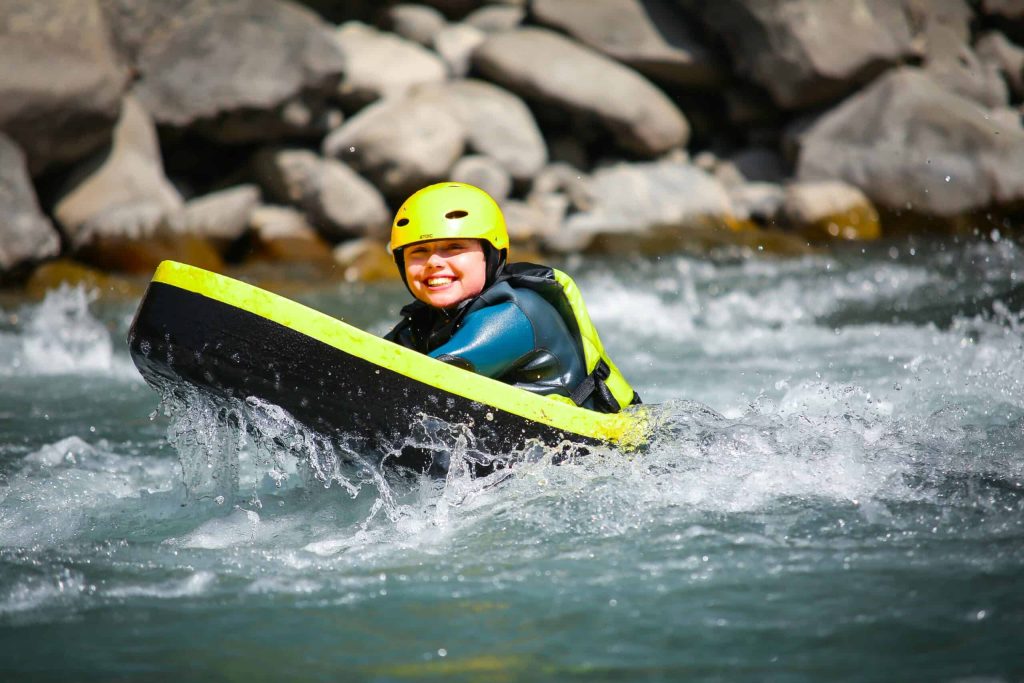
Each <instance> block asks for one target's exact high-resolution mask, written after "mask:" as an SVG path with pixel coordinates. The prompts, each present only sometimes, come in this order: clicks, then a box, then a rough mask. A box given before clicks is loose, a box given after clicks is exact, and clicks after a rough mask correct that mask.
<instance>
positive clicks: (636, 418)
mask: <svg viewBox="0 0 1024 683" xmlns="http://www.w3.org/2000/svg"><path fill="white" fill-rule="evenodd" d="M153 282H161V283H163V284H166V285H171V286H173V287H178V288H180V289H184V290H187V291H190V292H194V293H196V294H200V295H202V296H205V297H208V298H210V299H213V300H215V301H219V302H221V303H224V304H227V305H229V306H234V307H235V308H239V309H242V310H244V311H248V312H249V313H253V314H255V315H258V316H260V317H262V318H265V319H267V320H270V321H273V322H275V323H277V324H279V325H284V326H285V327H288V328H290V329H292V330H295V331H296V332H299V333H301V334H304V335H306V336H308V337H312V338H314V339H316V340H318V341H321V342H323V343H324V344H327V345H328V346H332V347H334V348H336V349H340V350H341V351H344V352H346V353H349V354H351V355H353V356H356V357H358V358H362V359H363V360H366V361H369V362H371V363H374V364H376V365H380V366H383V367H386V368H388V369H389V370H392V371H394V372H397V373H399V374H401V375H404V376H405V377H408V378H410V379H413V380H416V381H418V382H423V383H424V384H429V385H430V386H434V387H438V388H443V389H444V390H445V391H448V392H450V393H453V394H457V395H459V396H462V397H464V398H467V399H469V400H471V401H477V402H478V403H483V404H485V405H490V406H493V407H495V408H497V409H498V410H502V411H505V412H507V413H512V414H513V415H518V416H520V417H524V418H527V419H529V420H533V421H534V422H540V423H541V424H545V425H548V426H550V427H554V428H556V429H561V430H564V431H566V432H570V433H573V434H579V435H582V436H589V437H591V438H596V439H601V440H604V441H609V442H611V443H615V444H618V445H619V446H621V447H623V448H627V449H628V448H635V447H637V446H640V445H642V444H643V443H644V442H645V441H646V433H647V419H646V417H645V415H644V411H643V409H639V410H632V411H627V412H621V413H614V414H607V413H598V412H595V411H592V410H587V409H585V408H580V407H578V406H576V405H572V404H570V403H564V402H562V401H559V400H556V399H552V398H547V397H544V396H538V395H535V394H531V393H530V392H528V391H524V390H522V389H517V388H515V387H513V386H511V385H509V384H504V383H503V382H499V381H497V380H493V379H491V378H489V377H484V376H483V375H478V374H476V373H474V372H469V371H468V370H463V369H461V368H457V367H454V366H451V365H448V364H446V363H442V362H441V361H438V360H435V359H433V358H431V357H429V356H426V355H423V354H421V353H418V352H416V351H413V350H411V349H407V348H405V347H403V346H399V345H398V344H395V343H392V342H389V341H387V340H385V339H382V338H380V337H377V336H375V335H372V334H370V333H369V332H365V331H363V330H360V329H359V328H356V327H353V326H351V325H349V324H347V323H344V322H342V321H340V320H338V319H337V318H332V317H331V316H329V315H326V314H324V313H321V312H320V311H316V310H314V309H312V308H309V307H308V306H304V305H302V304H300V303H297V302H295V301H292V300H290V299H286V298H284V297H282V296H279V295H277V294H274V293H273V292H268V291H266V290H264V289H260V288H259V287H255V286H253V285H250V284H247V283H245V282H242V281H240V280H235V279H234V278H230V277H227V276H225V275H220V274H218V273H213V272H210V271H208V270H203V269H202V268H196V267H195V266H189V265H186V264H184V263H177V262H175V261H164V262H163V263H161V264H160V266H159V267H158V268H157V270H156V274H154V275H153Z"/></svg>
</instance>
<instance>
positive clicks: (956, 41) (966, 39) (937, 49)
mask: <svg viewBox="0 0 1024 683" xmlns="http://www.w3.org/2000/svg"><path fill="white" fill-rule="evenodd" d="M904 3H905V5H906V8H907V13H908V14H909V16H910V17H911V19H912V21H911V24H912V25H913V26H914V29H915V36H916V40H917V41H918V43H919V44H920V45H922V47H923V52H924V69H925V71H926V72H927V73H928V75H929V76H931V77H932V79H934V80H935V81H937V82H938V83H939V84H940V85H941V86H942V87H943V88H945V89H946V90H949V91H950V92H953V93H956V94H958V95H962V96H964V97H966V98H968V99H972V100H974V101H975V102H977V103H978V104H981V105H982V106H985V107H1001V106H1006V104H1007V103H1008V97H1007V89H1006V83H1005V82H1004V81H1003V78H1002V76H1001V75H1000V73H999V67H998V66H997V65H995V64H991V63H989V62H987V61H983V60H980V59H979V58H978V56H977V55H976V54H975V53H974V51H973V50H972V49H971V46H970V39H971V27H970V24H971V21H972V19H973V18H974V12H973V11H972V10H971V8H970V7H969V6H968V5H967V2H966V0H943V2H940V3H936V2H921V1H920V0H916V1H915V0H904Z"/></svg>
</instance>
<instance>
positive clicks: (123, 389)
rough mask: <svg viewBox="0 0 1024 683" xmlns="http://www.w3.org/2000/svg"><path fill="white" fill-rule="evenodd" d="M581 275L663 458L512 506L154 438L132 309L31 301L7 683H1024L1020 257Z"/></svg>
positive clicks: (7, 503)
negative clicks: (654, 424)
mask: <svg viewBox="0 0 1024 683" xmlns="http://www.w3.org/2000/svg"><path fill="white" fill-rule="evenodd" d="M996 237H998V236H996ZM564 267H566V268H567V269H568V270H569V271H570V272H571V273H573V274H574V275H576V276H577V278H578V281H579V283H580V286H581V288H582V289H583V291H584V294H585V295H586V298H587V301H588V303H589V306H590V308H591V312H592V314H593V317H594V319H595V322H596V324H597V325H598V327H599V328H600V329H601V330H602V334H603V336H604V337H605V342H606V345H607V346H608V347H609V348H610V350H611V352H612V356H613V357H614V358H615V359H616V360H617V363H618V364H619V365H620V367H621V368H622V369H623V370H624V372H625V373H626V375H627V376H629V377H630V378H631V379H632V381H633V382H634V383H635V385H636V386H637V387H638V388H639V390H640V392H641V394H642V395H643V397H644V399H645V401H646V402H647V403H648V404H660V405H659V406H658V408H657V409H656V415H657V418H658V420H659V423H660V426H659V427H658V433H657V435H656V437H655V439H654V442H653V443H652V445H651V446H650V448H649V449H648V451H647V452H644V453H642V454H640V455H635V456H633V457H630V456H627V455H624V454H621V453H615V452H612V451H609V452H606V453H598V454H592V455H591V456H589V457H583V458H579V459H577V460H575V461H572V462H569V463H566V464H562V465H552V464H551V463H550V462H546V461H544V460H539V461H534V462H529V463H526V464H524V465H523V466H521V467H519V468H518V469H517V470H516V472H515V474H514V476H512V477H509V478H506V479H504V480H503V481H501V482H494V481H488V480H487V479H477V480H473V479H470V478H468V477H467V476H462V475H453V476H451V477H449V479H448V480H447V481H446V480H432V479H429V478H426V477H423V478H420V477H410V476H405V477H401V476H396V475H394V474H393V473H389V472H384V473H381V472H375V471H372V470H370V469H367V468H365V467H364V468H359V467H355V466H352V465H346V464H344V463H343V462H342V460H344V458H343V457H341V456H343V455H344V454H343V453H342V452H341V451H340V450H337V449H333V448H332V447H331V446H330V445H329V444H325V443H323V442H322V440H317V439H316V438H314V435H311V434H307V433H302V432H301V431H300V430H296V429H294V426H292V425H290V423H289V421H288V420H287V418H286V416H275V414H274V411H273V409H272V408H271V407H268V406H258V405H256V406H250V407H252V408H253V410H252V411H251V412H250V413H246V414H245V415H242V414H241V412H239V413H238V415H236V418H237V419H242V420H249V422H250V423H251V424H252V425H254V426H255V427H257V428H258V429H255V430H238V429H233V428H229V427H224V426H221V425H220V423H219V422H218V421H217V420H216V419H215V418H214V417H213V414H214V413H215V412H216V411H215V410H213V409H212V408H211V406H210V405H208V404H205V403H204V402H203V401H201V400H199V399H198V398H196V399H195V400H194V401H191V402H190V401H187V400H186V401H184V402H179V403H176V404H173V405H172V404H168V405H166V406H162V407H159V408H158V405H159V399H158V397H157V395H156V394H155V393H154V392H153V391H152V390H151V389H150V388H149V387H148V386H146V385H145V384H144V383H143V382H142V380H141V379H140V377H139V375H138V374H137V372H136V371H135V369H134V367H133V365H132V363H131V361H130V359H129V357H128V354H127V350H126V344H125V342H124V338H125V333H126V330H127V328H128V325H129V324H130V320H131V316H132V313H133V308H134V305H133V304H132V303H131V302H129V303H124V304H118V305H113V304H107V303H104V302H103V301H96V300H94V299H93V297H91V296H90V295H89V293H87V292H84V291H82V290H80V289H69V288H64V289H62V290H58V291H53V292H51V293H50V294H49V295H48V296H47V297H46V299H45V300H44V301H42V302H33V303H17V302H10V301H9V302H8V303H7V304H5V306H4V308H3V309H2V310H0V680H4V681H8V680H55V681H56V680H60V681H91V680H96V681H120V680H211V681H228V680H231V681H254V680H285V679H296V680H323V681H336V680H352V681H361V680H366V681H406V680H445V681H449V680H460V681H517V680H524V681H537V680H550V681H564V680H580V681H594V680H598V681H606V680H616V681H618V680H621V681H643V680H666V681H667V680H708V681H761V680H773V681H844V680H846V681H1020V680H1024V350H1022V343H1024V319H1022V311H1021V309H1022V304H1024V249H1022V248H1021V247H1020V246H1018V245H1015V244H1013V243H1012V242H1009V241H1007V240H1005V239H1003V240H999V239H996V240H995V241H992V240H991V239H990V240H987V241H984V242H973V243H968V244H956V243H952V242H950V243H943V244H931V245H923V244H918V245H917V246H916V247H913V246H912V245H911V244H910V243H899V244H896V245H881V246H875V247H872V248H871V249H869V250H868V252H867V253H863V252H862V251H861V250H860V249H852V250H850V251H848V252H837V253H834V254H832V255H831V256H815V257H807V258H800V259H794V260H773V259H768V258H747V259H734V260H719V261H716V262H712V261H707V260H701V259H696V258H691V257H671V258H668V257H666V258H662V259H659V260H655V261H644V262H628V261H619V262H616V263H614V264H609V263H601V262H595V261H587V262H582V261H581V262H575V263H574V262H572V261H570V262H568V263H566V264H564ZM300 299H301V300H302V301H303V302H304V303H307V304H310V305H312V306H314V307H317V308H320V309H322V310H325V311H327V312H329V313H331V314H334V315H338V316H342V317H345V318H346V319H348V320H350V321H351V322H353V323H354V324H357V325H359V326H362V327H365V328H367V329H370V330H371V331H373V332H376V333H382V332H383V331H385V330H386V329H387V328H388V326H389V323H390V322H391V321H394V320H395V319H397V312H398V309H399V307H400V306H401V304H402V303H403V302H404V299H405V297H404V296H403V292H402V291H401V289H400V286H397V285H387V286H364V285H353V286H332V287H330V288H322V289H319V290H316V291H311V292H309V293H308V294H306V295H303V296H301V297H300ZM257 408H258V410H257ZM243 412H244V411H243ZM237 419H236V421H237ZM420 427H422V428H423V429H426V427H425V426H423V425H421V426H420ZM260 429H262V430H263V432H270V433H271V434H275V433H276V435H277V436H279V437H281V436H282V435H283V439H284V441H287V442H288V443H290V444H291V447H290V449H289V450H285V449H283V448H281V447H277V450H275V448H272V447H268V446H266V445H264V444H265V443H267V442H266V441H265V440H260V438H259V437H258V436H246V435H249V434H257V435H258V434H259V433H260V431H259V430H260ZM450 429H452V430H457V426H452V427H450ZM275 430H276V432H275ZM421 431H422V430H421ZM280 440H281V439H279V441H280ZM458 456H459V454H458V452H454V453H453V454H452V458H453V460H455V461H456V462H457V461H458Z"/></svg>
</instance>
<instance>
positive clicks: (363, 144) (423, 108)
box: [323, 97, 466, 201]
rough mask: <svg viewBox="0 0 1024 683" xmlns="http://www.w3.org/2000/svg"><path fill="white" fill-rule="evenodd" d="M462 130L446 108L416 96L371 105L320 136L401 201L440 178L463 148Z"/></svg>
mask: <svg viewBox="0 0 1024 683" xmlns="http://www.w3.org/2000/svg"><path fill="white" fill-rule="evenodd" d="M465 141H466V130H465V127H464V126H463V125H462V123H460V122H459V120H458V119H457V118H455V117H454V116H452V115H451V113H449V110H448V108H447V107H445V106H443V105H441V104H437V103H434V102H430V101H427V100H422V99H417V98H415V97H406V98H389V99H386V100H381V101H380V102H377V103H375V104H372V105H370V106H368V107H366V108H365V109H363V110H362V111H360V112H359V113H358V114H357V115H355V116H353V117H352V118H351V119H349V120H348V121H346V122H345V123H344V124H343V125H342V126H341V127H340V128H338V129H337V130H334V131H333V132H331V134H330V135H328V136H327V137H326V138H325V139H324V141H323V153H324V156H327V157H332V158H335V159H339V160H341V161H342V162H344V163H346V164H348V165H349V166H351V167H352V168H353V169H355V170H356V171H357V172H358V173H360V174H362V175H364V176H366V177H367V178H369V179H370V180H371V181H372V182H373V183H374V184H375V185H376V186H377V187H378V188H379V189H380V190H381V191H382V192H383V193H384V194H385V196H387V197H388V198H390V199H393V200H398V201H401V200H403V199H405V198H406V197H407V196H408V195H410V194H412V193H413V192H415V191H416V190H418V189H420V188H421V187H423V186H424V185H427V184H430V183H433V182H438V181H440V180H443V179H444V177H445V175H447V173H448V171H450V170H451V168H452V166H453V165H454V164H455V162H456V161H457V160H458V159H459V157H461V156H462V151H463V149H464V148H465Z"/></svg>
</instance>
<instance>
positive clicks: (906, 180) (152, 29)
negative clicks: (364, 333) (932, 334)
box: [0, 0, 1024, 285]
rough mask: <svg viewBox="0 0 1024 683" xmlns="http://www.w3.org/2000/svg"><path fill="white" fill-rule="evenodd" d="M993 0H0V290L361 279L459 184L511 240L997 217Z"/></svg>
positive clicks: (1015, 49) (738, 241) (1002, 155)
mask: <svg viewBox="0 0 1024 683" xmlns="http://www.w3.org/2000/svg"><path fill="white" fill-rule="evenodd" d="M1022 45H1024V3H1021V2H1019V1H1018V0H980V1H979V2H967V1H966V0H895V1H892V0H855V1H850V2H847V1H845V0H842V1H840V0H835V1H832V0H720V1H719V2H714V3H701V2H696V1H695V0H675V1H673V0H520V1H515V0H506V1H504V2H486V1H484V0H434V1H433V2H422V3H377V2H370V1H369V0H365V1H356V2H351V1H350V2H344V1H341V0H309V1H308V2H306V3H305V4H300V3H296V2H289V1H287V0H185V1H183V2H180V3H173V4H168V3H164V2H160V1H159V0H45V1H44V2H37V1H32V0H10V1H9V2H6V3H4V5H3V7H2V8H0V61H2V63H3V64H4V69H3V70H2V71H0V131H2V132H0V215H2V216H3V219H2V220H0V282H3V283H5V284H8V285H11V284H14V285H20V284H24V283H26V282H29V283H33V282H35V283H36V284H37V285H38V284H39V282H40V281H42V282H44V283H45V282H48V281H49V280H51V279H53V278H63V279H76V278H78V279H82V278H86V279H88V278H93V279H94V280H95V278H97V277H99V275H97V273H96V271H95V270H91V269H99V270H100V271H114V272H121V273H144V274H149V273H150V272H151V271H152V268H153V267H154V266H155V264H156V263H157V262H158V261H159V260H161V259H164V258H175V259H179V260H184V261H188V262H191V263H194V264H196V265H201V266H205V267H211V268H216V269H223V268H225V267H226V264H252V263H259V262H274V263H280V262H290V263H302V264H304V265H305V266H307V267H314V268H318V269H319V272H323V273H325V274H332V273H333V274H336V275H337V276H339V277H344V278H348V279H367V278H374V277H379V276H385V275H386V274H389V273H390V267H389V266H388V263H387V259H388V257H387V256H386V254H385V251H384V244H385V242H386V236H387V231H388V228H389V221H390V216H391V214H392V211H393V210H394V209H395V208H396V207H397V205H398V204H399V203H400V202H401V200H402V199H403V198H404V197H405V196H406V195H407V194H409V193H410V192H412V191H414V190H415V189H417V188H418V187H420V186H422V185H424V184H427V183H430V182H434V181H437V180H441V179H455V180H462V181H466V182H470V183H473V184H476V185H479V186H481V187H483V188H485V189H487V190H488V191H489V192H490V193H491V194H493V195H494V196H495V197H496V198H497V199H499V200H500V201H501V203H502V206H503V208H504V209H505V212H506V215H507V218H508V221H509V227H510V232H511V234H512V238H513V242H514V245H515V247H516V248H519V249H524V250H530V251H542V252H557V253H575V252H608V251H616V252H618V251H622V250H629V251H636V252H640V253H661V252H664V251H668V250H674V249H686V248H697V249H707V248H709V247H716V246H728V247H737V248H741V249H758V248H760V249H766V250H769V251H775V252H783V253H801V252H803V251H806V250H807V249H809V248H811V245H814V244H816V243H823V242H826V243H827V242H828V241H830V240H868V239H874V238H877V237H879V236H881V235H885V234H893V233H896V232H905V231H908V230H909V231H914V232H916V233H930V232H938V233H944V232H948V231H950V230H955V231H960V232H975V233H978V234H982V235H989V234H991V233H992V231H999V232H1001V233H1002V234H1007V233H1011V232H1014V231H1015V230H1016V231H1018V233H1019V230H1020V226H1021V224H1022V222H1024V221H1022V216H1024V208H1022V207H1024V125H1022V114H1024V108H1022V104H1021V102H1022V100H1024V47H1022Z"/></svg>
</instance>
